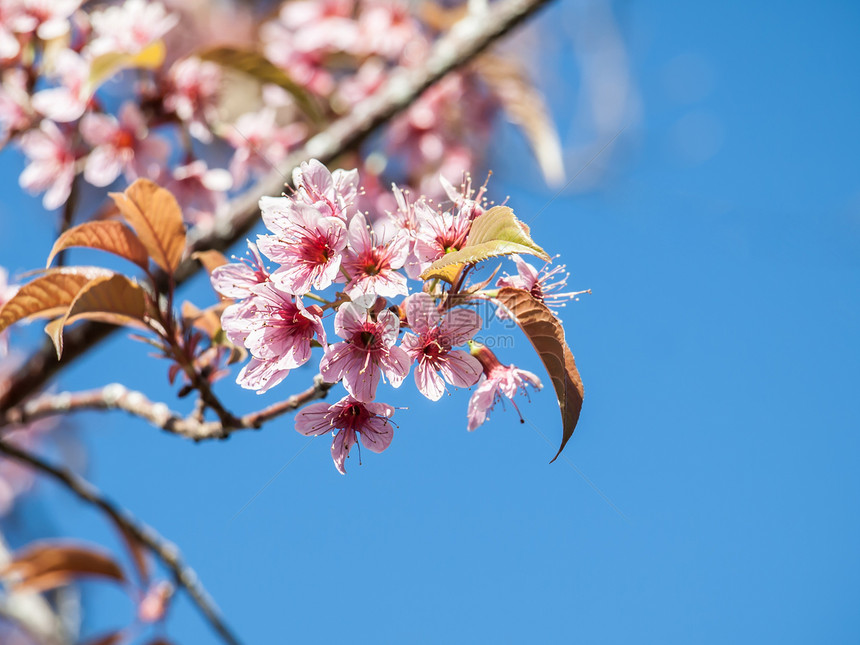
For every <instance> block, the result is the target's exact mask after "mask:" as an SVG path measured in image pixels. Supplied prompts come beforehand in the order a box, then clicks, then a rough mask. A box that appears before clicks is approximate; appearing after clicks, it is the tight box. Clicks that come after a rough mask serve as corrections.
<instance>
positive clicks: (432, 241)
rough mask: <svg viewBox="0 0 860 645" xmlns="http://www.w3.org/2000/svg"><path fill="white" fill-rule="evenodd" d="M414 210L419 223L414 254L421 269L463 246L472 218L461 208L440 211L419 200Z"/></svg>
mask: <svg viewBox="0 0 860 645" xmlns="http://www.w3.org/2000/svg"><path fill="white" fill-rule="evenodd" d="M415 210H416V212H417V215H418V221H419V223H420V225H419V229H418V235H417V239H416V241H415V255H416V257H417V258H418V260H419V261H420V262H421V263H422V265H421V268H422V270H423V269H425V268H426V267H427V266H428V265H429V264H430V263H431V262H433V261H434V260H438V259H439V258H441V257H442V256H443V255H445V254H446V253H448V252H450V251H456V250H459V249H461V248H463V246H465V244H466V238H468V237H469V231H470V230H471V228H472V220H471V219H470V218H469V216H468V214H467V213H464V211H463V209H458V210H457V211H456V212H454V211H445V212H441V213H440V212H439V211H437V210H434V209H433V208H431V207H430V206H428V205H427V203H426V202H423V201H421V202H418V203H417V204H415Z"/></svg>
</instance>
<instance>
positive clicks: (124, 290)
mask: <svg viewBox="0 0 860 645" xmlns="http://www.w3.org/2000/svg"><path fill="white" fill-rule="evenodd" d="M146 311H147V299H146V292H144V290H143V289H142V288H141V287H140V285H139V284H137V283H136V282H132V281H131V280H129V279H128V278H126V277H125V276H124V275H120V274H118V273H117V274H114V275H110V276H104V277H100V278H96V279H95V280H92V281H90V282H88V283H87V284H86V285H84V286H83V287H82V288H81V290H80V291H79V292H78V295H77V296H75V299H74V300H73V301H72V303H71V304H70V305H69V309H68V311H66V313H65V315H64V316H63V317H62V318H58V319H56V320H53V321H51V322H50V323H48V324H47V325H46V326H45V332H46V333H47V334H48V336H50V338H51V340H52V341H53V342H54V347H55V348H56V350H57V358H60V357H61V356H62V355H63V328H64V327H66V326H67V325H71V324H72V323H73V322H75V321H77V320H83V319H88V320H98V321H99V322H106V323H110V324H112V325H133V326H138V327H142V328H143V329H147V330H148V329H149V327H147V326H146V324H145V323H144V320H145V317H146Z"/></svg>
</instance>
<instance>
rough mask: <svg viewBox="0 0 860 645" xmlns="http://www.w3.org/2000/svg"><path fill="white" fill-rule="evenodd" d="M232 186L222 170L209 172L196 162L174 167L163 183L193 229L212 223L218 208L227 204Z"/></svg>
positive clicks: (227, 173)
mask: <svg viewBox="0 0 860 645" xmlns="http://www.w3.org/2000/svg"><path fill="white" fill-rule="evenodd" d="M232 186H233V177H232V176H231V175H230V173H229V171H227V170H225V169H223V168H209V167H208V165H207V164H206V162H205V161H203V160H202V159H197V160H195V161H192V162H191V163H188V164H185V165H183V166H177V167H176V168H174V169H173V171H172V172H171V174H170V179H168V180H167V181H166V182H165V187H166V188H167V189H168V190H169V191H170V192H171V193H173V196H174V197H176V201H177V202H178V203H179V206H180V207H181V208H182V216H183V218H184V219H185V221H187V222H189V223H190V224H196V225H209V224H211V223H212V221H213V218H214V217H215V213H216V211H217V210H218V208H219V207H220V206H221V204H223V203H224V202H225V201H226V200H227V195H226V191H228V190H230V188H231V187H232Z"/></svg>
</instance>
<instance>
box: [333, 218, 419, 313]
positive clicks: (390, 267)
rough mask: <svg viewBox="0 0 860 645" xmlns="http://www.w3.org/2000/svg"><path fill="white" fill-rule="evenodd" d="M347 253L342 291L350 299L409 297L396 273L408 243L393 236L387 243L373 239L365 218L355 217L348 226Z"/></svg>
mask: <svg viewBox="0 0 860 645" xmlns="http://www.w3.org/2000/svg"><path fill="white" fill-rule="evenodd" d="M348 241H349V249H348V250H347V252H346V255H345V257H344V261H343V267H344V270H345V271H346V273H347V274H348V275H349V282H348V283H347V285H346V287H345V291H346V293H347V295H349V296H350V297H351V298H356V297H358V296H362V295H366V294H376V295H378V296H383V297H386V298H392V297H394V296H398V295H403V296H405V295H406V294H408V293H409V289H408V287H407V286H406V276H404V275H403V274H402V273H398V272H397V270H398V269H400V268H402V267H403V265H404V263H405V262H406V258H407V257H408V255H409V240H408V239H407V238H406V237H405V236H403V235H399V234H395V235H393V236H391V237H390V239H388V240H387V241H383V240H380V239H376V235H375V234H374V232H373V231H372V230H371V229H370V227H369V226H368V224H367V221H366V220H365V219H364V215H362V214H361V213H358V214H356V215H354V216H353V218H352V219H351V220H350V222H349V235H348Z"/></svg>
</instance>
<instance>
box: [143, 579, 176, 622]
mask: <svg viewBox="0 0 860 645" xmlns="http://www.w3.org/2000/svg"><path fill="white" fill-rule="evenodd" d="M172 597H173V585H171V584H170V583H169V582H167V581H165V580H162V581H161V582H157V583H156V584H154V585H152V586H151V587H150V588H149V589H147V591H146V594H145V595H144V596H143V598H142V599H141V601H140V603H139V604H138V606H137V617H138V618H139V619H140V621H141V622H143V623H157V622H158V621H160V620H164V617H165V615H166V614H167V608H168V607H169V604H170V599H171V598H172Z"/></svg>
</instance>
